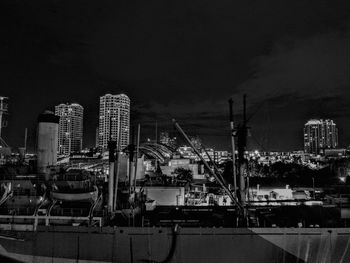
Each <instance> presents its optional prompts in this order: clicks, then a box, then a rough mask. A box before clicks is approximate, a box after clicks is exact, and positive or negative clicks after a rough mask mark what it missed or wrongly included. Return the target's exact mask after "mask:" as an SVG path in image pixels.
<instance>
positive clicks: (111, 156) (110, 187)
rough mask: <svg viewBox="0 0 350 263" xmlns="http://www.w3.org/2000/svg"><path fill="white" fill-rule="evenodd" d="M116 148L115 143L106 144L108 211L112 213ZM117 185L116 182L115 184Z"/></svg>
mask: <svg viewBox="0 0 350 263" xmlns="http://www.w3.org/2000/svg"><path fill="white" fill-rule="evenodd" d="M116 147H117V143H116V141H109V142H108V150H109V173H108V210H109V211H110V212H112V211H113V201H114V198H113V193H114V163H115V149H116ZM117 183H118V182H117Z"/></svg>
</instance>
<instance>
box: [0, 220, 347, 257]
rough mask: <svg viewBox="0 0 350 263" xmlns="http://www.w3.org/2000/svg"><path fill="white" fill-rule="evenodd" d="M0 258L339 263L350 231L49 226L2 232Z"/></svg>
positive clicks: (335, 229)
mask: <svg viewBox="0 0 350 263" xmlns="http://www.w3.org/2000/svg"><path fill="white" fill-rule="evenodd" d="M9 234H10V235H9ZM0 255H1V256H3V257H7V258H10V259H13V260H18V261H20V262H121V263H123V262H176V263H177V262H179V263H180V262H181V263H186V262H190V263H194V262H201V263H202V262H220V263H222V262H238V263H243V262H259V263H263V262H340V263H342V262H350V229H348V228H333V229H324V228H319V229H307V228H298V229H293V228H178V229H176V230H174V229H171V228H146V227H145V228H137V227H136V228H128V227H120V228H119V227H118V228H110V227H103V228H88V227H61V226H60V227H52V226H51V227H39V228H38V229H37V231H11V232H7V234H6V235H3V234H1V235H0ZM14 262H15V261H14Z"/></svg>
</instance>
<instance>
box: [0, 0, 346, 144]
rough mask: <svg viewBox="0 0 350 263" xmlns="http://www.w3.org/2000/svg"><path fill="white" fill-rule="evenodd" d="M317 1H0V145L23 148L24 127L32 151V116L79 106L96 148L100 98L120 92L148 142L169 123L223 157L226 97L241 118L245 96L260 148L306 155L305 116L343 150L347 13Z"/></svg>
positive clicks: (86, 141)
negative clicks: (322, 122)
mask: <svg viewBox="0 0 350 263" xmlns="http://www.w3.org/2000/svg"><path fill="white" fill-rule="evenodd" d="M321 2H322V3H320V1H316V0H311V1H307V2H305V1H288V2H287V4H286V5H282V4H281V3H280V1H277V0H274V1H272V2H271V3H270V5H266V4H264V3H263V2H261V3H260V2H253V3H243V2H242V3H233V2H232V1H222V2H221V3H220V4H216V3H214V2H203V3H200V4H198V3H188V2H187V1H186V2H184V1H176V3H174V4H170V3H164V2H162V1H154V2H152V4H148V5H147V4H145V3H139V4H138V5H137V7H133V6H131V5H128V4H121V5H118V4H117V3H113V2H108V1H104V0H102V1H99V2H98V3H96V2H95V1H85V2H84V8H83V9H82V8H81V4H80V3H78V2H76V1H74V2H69V3H68V2H65V1H63V2H62V1H56V2H54V3H51V4H50V5H48V4H45V2H44V1H42V0H39V1H35V2H31V3H24V2H22V1H19V2H16V3H13V1H7V0H5V1H2V3H1V5H2V6H1V7H2V8H1V10H2V12H3V15H2V16H1V18H0V19H1V21H2V23H1V28H2V29H3V30H2V32H3V41H1V42H0V45H1V47H2V48H1V49H0V54H1V56H2V58H3V60H2V63H1V65H0V67H1V70H0V74H1V80H2V84H1V85H0V94H1V96H7V97H9V98H10V101H9V105H10V106H9V115H8V116H7V117H6V118H7V119H8V126H7V127H6V128H4V129H3V131H4V134H3V135H4V138H5V139H6V140H7V142H8V144H10V145H13V146H21V145H22V144H23V133H24V129H25V128H26V127H27V128H28V144H29V145H28V146H29V147H30V148H34V147H35V132H36V129H35V125H34V124H33V123H35V120H36V116H37V114H38V113H40V112H42V111H43V110H45V109H47V108H52V107H53V106H54V105H57V104H59V103H60V102H62V101H67V100H68V101H72V102H77V103H79V104H81V105H83V106H84V108H85V115H86V119H85V120H84V121H85V123H86V125H85V127H84V144H85V146H94V144H95V143H94V142H95V129H96V126H97V125H98V118H97V117H96V116H98V111H99V109H98V105H97V103H96V98H98V97H99V96H101V95H103V94H106V93H111V94H117V93H125V94H128V96H130V98H132V101H133V110H132V112H131V116H132V117H131V119H132V123H131V125H132V126H136V124H137V123H140V124H141V126H142V127H143V128H142V133H141V134H142V136H144V137H154V136H152V134H154V123H155V121H157V122H158V124H159V128H160V129H161V128H162V129H168V130H170V129H171V119H172V118H175V119H177V120H178V121H179V123H181V124H182V126H183V127H184V129H186V131H188V132H189V133H192V134H193V135H199V136H200V137H201V138H202V140H203V141H204V142H205V143H206V144H207V145H209V146H216V147H218V148H229V144H230V139H229V134H230V131H229V125H228V124H227V120H228V105H227V100H228V99H229V98H231V97H232V98H233V100H234V112H235V113H236V114H237V115H236V117H237V118H236V120H237V121H238V120H239V117H240V113H241V112H242V110H241V108H242V107H241V106H242V102H241V101H242V99H241V97H242V95H243V94H244V93H246V94H247V95H248V98H247V106H248V108H247V112H248V115H249V116H250V115H253V117H252V118H251V119H250V123H249V126H250V127H251V128H252V129H251V133H252V138H251V140H250V141H251V143H254V146H255V147H258V146H259V145H261V146H262V148H265V149H268V150H278V149H280V150H289V149H294V148H302V147H303V138H302V137H300V127H302V126H303V125H304V122H305V120H307V119H309V118H323V119H327V118H329V119H333V120H334V121H335V122H336V123H337V125H338V126H339V128H340V129H339V137H340V138H341V141H340V144H341V145H342V146H347V144H348V143H349V142H350V133H348V132H346V131H348V130H350V122H349V121H348V118H349V115H350V111H349V107H348V105H349V104H350V94H349V92H350V91H349V88H348V87H349V86H350V77H349V76H350V66H349V63H348V62H347V60H346V59H344V58H346V57H348V56H349V54H350V48H349V47H350V44H349V43H350V34H349V32H350V30H349V25H350V4H349V3H348V1H345V0H343V1H337V2H336V3H332V2H329V1H327V2H324V1H321ZM286 6H288V8H286ZM271 7H273V8H271ZM135 8H136V11H135ZM146 14H152V15H150V16H147V15H146ZM243 14H244V15H243ZM204 29H205V30H204ZM19 119H21V120H22V121H20V122H18V121H17V120H19Z"/></svg>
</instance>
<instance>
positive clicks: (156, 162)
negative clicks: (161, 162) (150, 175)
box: [154, 120, 158, 172]
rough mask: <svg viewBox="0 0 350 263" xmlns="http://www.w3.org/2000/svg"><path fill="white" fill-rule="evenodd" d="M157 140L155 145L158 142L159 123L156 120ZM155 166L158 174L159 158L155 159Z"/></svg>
mask: <svg viewBox="0 0 350 263" xmlns="http://www.w3.org/2000/svg"><path fill="white" fill-rule="evenodd" d="M155 135H156V138H155V143H156V144H157V142H158V122H157V120H156V134H155ZM154 166H155V172H157V169H158V160H157V157H156V159H155V162H154Z"/></svg>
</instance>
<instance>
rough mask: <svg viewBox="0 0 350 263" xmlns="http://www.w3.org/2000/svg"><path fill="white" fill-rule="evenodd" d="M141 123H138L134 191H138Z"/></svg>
mask: <svg viewBox="0 0 350 263" xmlns="http://www.w3.org/2000/svg"><path fill="white" fill-rule="evenodd" d="M140 131H141V126H140V123H139V124H138V125H137V141H136V162H135V175H134V191H136V177H137V166H138V160H139V148H140Z"/></svg>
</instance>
